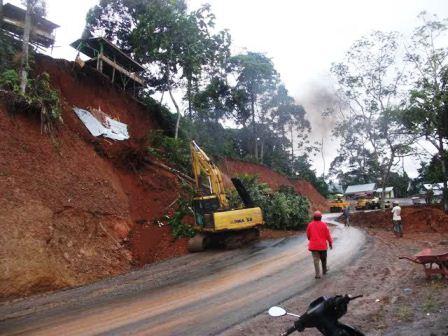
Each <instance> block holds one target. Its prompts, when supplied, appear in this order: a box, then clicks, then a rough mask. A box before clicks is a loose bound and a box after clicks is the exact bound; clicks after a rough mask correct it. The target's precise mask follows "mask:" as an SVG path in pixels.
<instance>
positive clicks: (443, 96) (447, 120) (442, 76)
mask: <svg viewBox="0 0 448 336" xmlns="http://www.w3.org/2000/svg"><path fill="white" fill-rule="evenodd" d="M419 19H420V20H421V21H422V24H421V25H420V26H419V27H417V28H416V29H415V31H414V34H413V36H412V38H411V42H410V44H409V46H408V48H407V54H406V58H407V61H408V62H409V63H410V64H411V65H412V66H413V68H414V70H415V76H414V78H413V79H414V88H413V90H412V91H411V102H410V103H411V104H410V108H409V110H408V111H407V113H406V115H405V118H404V120H405V124H406V125H407V126H408V127H409V128H410V129H411V130H412V131H413V132H415V134H417V135H418V136H420V137H422V138H423V139H425V140H426V141H428V142H429V143H431V144H432V145H433V146H434V148H435V149H436V150H437V152H438V159H439V160H440V162H441V170H442V176H443V179H442V182H443V204H444V210H445V212H448V188H447V178H448V175H447V174H448V172H447V171H448V167H447V166H446V162H447V158H446V148H447V139H448V48H447V47H446V46H445V45H446V44H445V40H444V39H446V37H447V28H448V19H445V20H438V19H437V17H436V16H434V17H430V16H429V15H428V14H426V13H425V12H423V13H421V14H420V15H419Z"/></svg>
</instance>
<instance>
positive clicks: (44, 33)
mask: <svg viewBox="0 0 448 336" xmlns="http://www.w3.org/2000/svg"><path fill="white" fill-rule="evenodd" d="M25 14H26V10H25V9H22V8H20V7H17V6H14V5H12V4H10V3H7V4H5V5H3V22H2V23H3V24H2V28H3V30H4V31H5V32H6V33H8V34H9V35H12V36H13V37H14V38H16V39H19V40H21V39H22V36H23V30H24V27H25ZM58 27H59V26H58V25H57V24H55V23H53V22H51V21H49V20H47V19H45V18H43V17H40V16H36V15H35V16H33V17H32V29H31V34H30V43H32V44H34V45H35V46H38V47H41V48H50V47H52V46H53V45H54V42H55V39H56V37H55V34H54V30H55V29H56V28H58Z"/></svg>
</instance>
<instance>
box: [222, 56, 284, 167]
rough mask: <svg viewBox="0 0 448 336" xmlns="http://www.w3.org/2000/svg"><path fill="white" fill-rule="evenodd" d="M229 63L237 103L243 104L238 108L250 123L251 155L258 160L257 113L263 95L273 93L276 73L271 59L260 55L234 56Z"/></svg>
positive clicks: (276, 77) (276, 78) (276, 80)
mask: <svg viewBox="0 0 448 336" xmlns="http://www.w3.org/2000/svg"><path fill="white" fill-rule="evenodd" d="M230 62H231V64H232V69H233V73H234V74H235V77H236V83H237V84H236V87H235V90H236V92H238V93H239V96H240V97H241V98H242V99H240V100H239V102H243V103H244V104H243V105H242V106H240V108H241V111H244V112H249V114H248V115H247V114H246V115H247V116H248V117H249V118H250V119H251V123H252V136H253V139H252V141H253V155H254V157H255V159H256V160H258V159H259V155H258V134H257V111H259V112H261V109H260V107H261V105H260V104H261V98H262V97H263V95H268V94H272V93H273V91H274V89H275V87H276V85H277V83H278V80H279V79H278V73H277V71H276V70H275V69H274V65H273V63H272V61H271V59H269V58H268V57H267V56H266V55H264V54H261V53H256V52H248V53H246V54H240V55H236V56H233V57H232V59H231V60H230ZM246 121H247V120H245V121H244V123H245V122H246Z"/></svg>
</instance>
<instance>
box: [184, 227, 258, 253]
mask: <svg viewBox="0 0 448 336" xmlns="http://www.w3.org/2000/svg"><path fill="white" fill-rule="evenodd" d="M259 238H260V231H259V230H258V229H256V228H252V229H247V230H239V231H225V232H217V233H209V232H206V233H197V234H196V235H195V236H194V237H193V238H190V240H189V241H188V251H189V252H201V251H204V250H205V249H207V248H209V247H212V248H224V249H229V250H231V249H236V248H239V247H242V246H245V245H247V244H249V243H251V242H254V241H257V240H258V239H259Z"/></svg>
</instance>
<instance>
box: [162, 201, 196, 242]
mask: <svg viewBox="0 0 448 336" xmlns="http://www.w3.org/2000/svg"><path fill="white" fill-rule="evenodd" d="M177 203H178V207H177V209H176V210H175V211H174V214H173V215H171V216H170V215H165V216H164V218H163V219H165V220H166V221H167V223H168V224H169V225H170V226H171V233H172V235H173V236H174V237H176V238H185V237H187V238H188V237H193V236H194V234H195V231H194V230H193V228H192V227H191V226H190V225H188V224H185V223H184V222H183V220H184V218H185V216H192V215H193V212H192V210H191V208H190V202H189V201H186V200H183V199H179V200H178V202H177Z"/></svg>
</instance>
